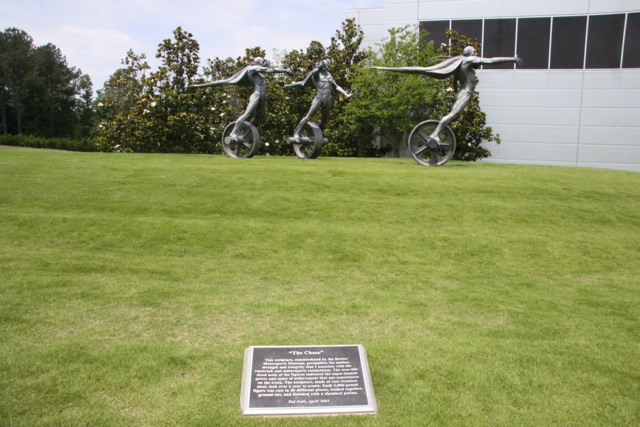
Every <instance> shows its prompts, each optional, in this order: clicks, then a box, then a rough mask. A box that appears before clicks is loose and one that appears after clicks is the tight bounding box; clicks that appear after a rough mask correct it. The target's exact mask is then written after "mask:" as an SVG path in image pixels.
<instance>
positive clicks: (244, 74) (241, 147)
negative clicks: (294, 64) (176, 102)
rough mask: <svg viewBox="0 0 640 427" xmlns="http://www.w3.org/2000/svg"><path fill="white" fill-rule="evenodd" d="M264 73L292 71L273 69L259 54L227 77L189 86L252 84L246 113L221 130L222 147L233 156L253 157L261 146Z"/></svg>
mask: <svg viewBox="0 0 640 427" xmlns="http://www.w3.org/2000/svg"><path fill="white" fill-rule="evenodd" d="M263 73H269V74H273V73H287V74H291V71H290V70H284V69H281V68H273V67H271V64H270V63H269V61H267V60H266V59H264V58H261V57H257V58H255V59H254V60H253V62H252V63H251V64H250V65H247V66H246V67H244V68H242V69H240V70H239V71H237V72H236V73H235V74H234V75H233V76H231V77H229V78H227V79H222V80H216V81H213V82H209V83H203V84H198V85H191V86H189V87H208V86H223V85H253V93H252V94H251V97H250V98H249V103H248V104H247V107H246V109H245V112H244V113H243V114H242V115H241V116H240V117H238V118H237V119H236V121H235V122H231V123H229V124H228V125H227V126H226V127H225V129H224V131H223V133H222V148H223V149H224V151H225V152H226V153H227V155H229V156H230V157H244V158H247V157H252V156H253V155H254V154H255V153H256V152H257V151H258V149H259V148H260V134H259V133H258V129H257V128H256V125H257V124H258V121H259V120H260V117H261V115H262V112H263V110H264V106H265V104H266V101H267V78H266V77H265V76H264V74H263Z"/></svg>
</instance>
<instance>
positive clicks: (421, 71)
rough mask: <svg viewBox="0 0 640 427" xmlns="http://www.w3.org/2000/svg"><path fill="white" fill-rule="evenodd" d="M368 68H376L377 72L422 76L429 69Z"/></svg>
mask: <svg viewBox="0 0 640 427" xmlns="http://www.w3.org/2000/svg"><path fill="white" fill-rule="evenodd" d="M366 68H375V69H376V70H385V71H393V72H396V73H407V74H422V73H424V72H425V71H427V69H428V68H429V67H377V66H373V67H366Z"/></svg>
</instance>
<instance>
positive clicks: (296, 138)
mask: <svg viewBox="0 0 640 427" xmlns="http://www.w3.org/2000/svg"><path fill="white" fill-rule="evenodd" d="M308 86H313V87H315V88H316V90H317V93H316V96H315V98H313V101H312V102H311V107H310V108H309V112H308V113H307V114H306V115H305V116H304V117H303V118H302V120H300V123H299V124H298V126H297V127H296V129H295V131H294V133H293V137H292V138H288V139H287V141H288V142H289V143H290V144H293V147H294V150H295V152H296V155H297V156H298V157H300V158H311V159H313V158H316V157H318V155H320V151H321V150H322V145H323V144H324V143H326V141H327V140H326V138H324V136H323V134H322V131H323V130H324V128H325V126H326V124H327V120H328V119H329V113H330V111H331V89H332V87H335V89H336V90H337V91H338V92H340V93H341V94H343V95H344V96H346V97H347V98H350V97H351V94H350V93H348V92H347V91H346V90H344V89H343V88H341V87H340V86H339V85H338V84H337V83H336V82H335V80H334V79H333V76H331V73H329V70H328V63H327V61H326V60H322V61H320V62H318V63H317V64H316V66H315V67H314V68H313V70H311V71H310V72H309V73H307V75H306V76H305V78H304V79H303V80H302V81H299V82H295V83H291V84H288V85H286V86H285V87H308ZM318 111H320V114H321V116H320V124H319V125H317V124H316V123H314V122H312V121H311V118H312V117H313V116H314V115H315V114H316V113H317V112H318Z"/></svg>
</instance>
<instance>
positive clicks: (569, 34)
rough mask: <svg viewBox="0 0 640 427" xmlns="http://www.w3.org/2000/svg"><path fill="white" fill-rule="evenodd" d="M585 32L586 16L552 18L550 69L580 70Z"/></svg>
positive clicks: (582, 63)
mask: <svg viewBox="0 0 640 427" xmlns="http://www.w3.org/2000/svg"><path fill="white" fill-rule="evenodd" d="M586 32H587V17H586V16H565V17H560V18H553V27H552V29H551V33H552V36H551V68H554V69H558V68H582V67H583V66H584V43H585V34H586Z"/></svg>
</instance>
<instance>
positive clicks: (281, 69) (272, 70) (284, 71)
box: [258, 67, 293, 75]
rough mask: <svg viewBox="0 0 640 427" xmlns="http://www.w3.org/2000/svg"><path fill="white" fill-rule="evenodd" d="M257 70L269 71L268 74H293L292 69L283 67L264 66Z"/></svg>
mask: <svg viewBox="0 0 640 427" xmlns="http://www.w3.org/2000/svg"><path fill="white" fill-rule="evenodd" d="M258 71H260V72H263V73H269V74H275V73H282V74H289V75H291V74H293V71H291V70H285V69H284V68H271V67H264V68H260V69H258Z"/></svg>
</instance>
